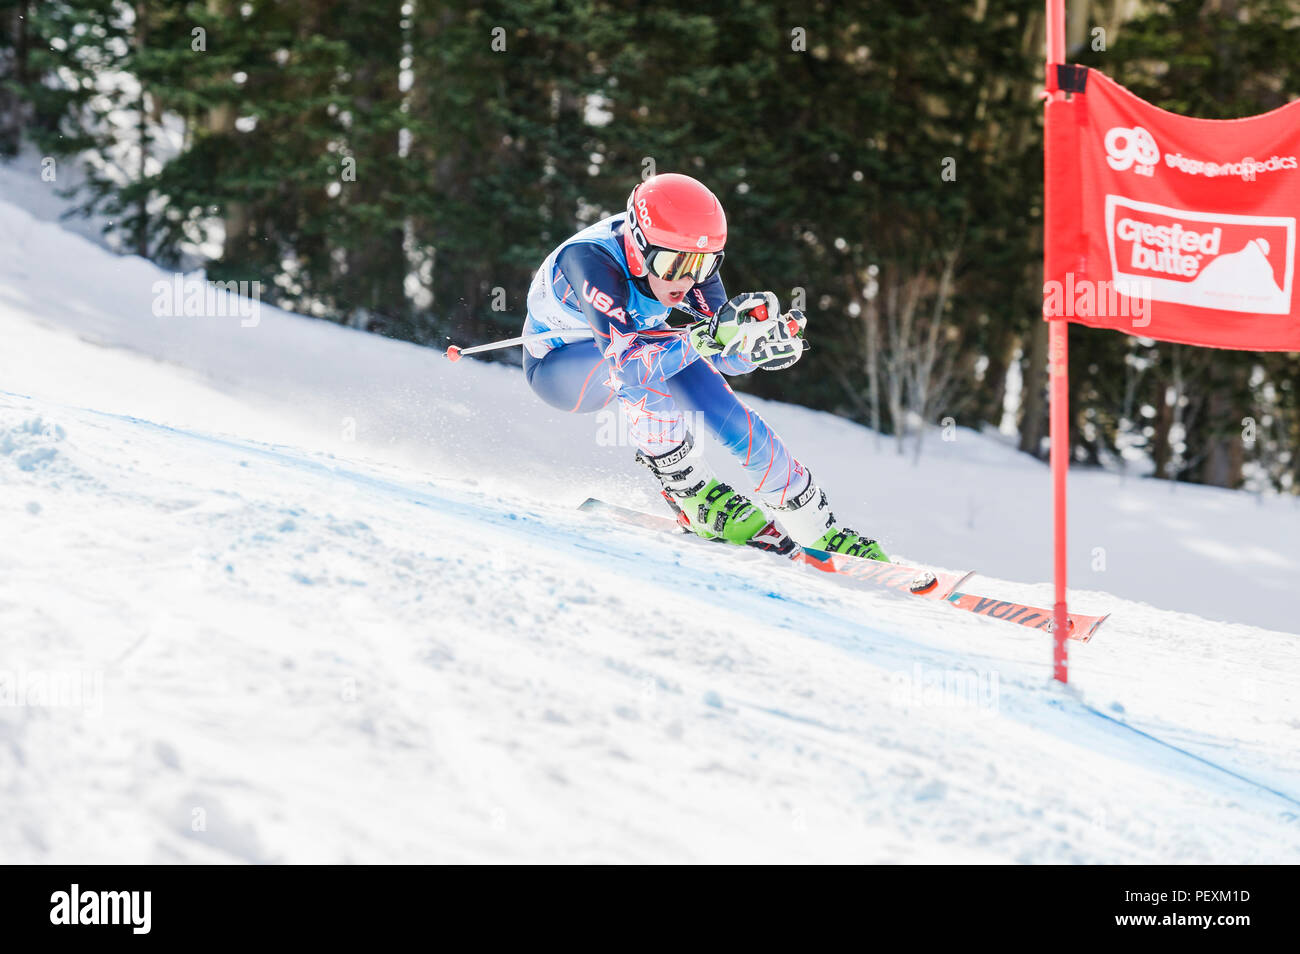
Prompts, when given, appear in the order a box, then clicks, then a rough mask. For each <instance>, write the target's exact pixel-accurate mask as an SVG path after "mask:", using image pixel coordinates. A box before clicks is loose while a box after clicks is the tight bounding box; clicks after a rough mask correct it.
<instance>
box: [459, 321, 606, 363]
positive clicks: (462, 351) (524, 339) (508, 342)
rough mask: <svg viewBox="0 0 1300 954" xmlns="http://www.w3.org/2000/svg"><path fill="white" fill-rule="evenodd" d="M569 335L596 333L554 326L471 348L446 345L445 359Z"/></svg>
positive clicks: (586, 329) (590, 334)
mask: <svg viewBox="0 0 1300 954" xmlns="http://www.w3.org/2000/svg"><path fill="white" fill-rule="evenodd" d="M570 335H576V336H577V337H576V338H575V339H574V340H578V339H579V338H594V337H595V336H596V333H595V332H594V331H592V330H591V329H590V328H554V329H552V330H550V331H538V332H535V333H533V334H531V335H520V336H519V337H518V338H504V339H502V340H501V341H489V342H488V343H487V344H481V345H475V346H474V347H472V348H458V347H456V346H455V345H448V347H447V360H448V361H459V360H460V359H461V357H462V356H464V355H467V354H478V353H479V352H480V351H496V350H498V349H500V348H510V347H513V346H514V345H523V344H528V343H529V342H533V341H544V340H546V339H547V338H564V337H567V336H570Z"/></svg>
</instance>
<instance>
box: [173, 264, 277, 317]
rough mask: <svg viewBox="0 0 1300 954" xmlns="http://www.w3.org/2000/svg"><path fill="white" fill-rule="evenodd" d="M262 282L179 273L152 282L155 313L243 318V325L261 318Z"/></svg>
mask: <svg viewBox="0 0 1300 954" xmlns="http://www.w3.org/2000/svg"><path fill="white" fill-rule="evenodd" d="M261 310H262V283H261V282H259V281H251V282H248V281H241V282H234V281H230V282H210V281H207V280H206V279H204V278H188V277H186V276H185V275H182V274H180V273H177V274H175V275H173V276H172V277H171V280H170V281H162V280H160V281H156V282H154V283H153V313H154V315H155V316H157V317H159V318H182V317H183V318H235V317H237V318H240V319H242V320H241V321H240V322H239V325H240V327H241V328H256V327H257V326H258V324H259V323H260V322H261V320H262V317H261Z"/></svg>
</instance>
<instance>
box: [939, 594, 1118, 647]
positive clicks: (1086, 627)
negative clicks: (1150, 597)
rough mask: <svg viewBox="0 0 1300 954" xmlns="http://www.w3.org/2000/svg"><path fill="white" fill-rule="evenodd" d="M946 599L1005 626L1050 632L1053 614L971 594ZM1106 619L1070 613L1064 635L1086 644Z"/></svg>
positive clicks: (952, 604)
mask: <svg viewBox="0 0 1300 954" xmlns="http://www.w3.org/2000/svg"><path fill="white" fill-rule="evenodd" d="M946 599H947V602H948V605H949V606H955V607H957V609H962V610H967V611H969V612H971V613H974V614H975V615H976V616H987V617H989V618H990V619H1000V620H1003V621H1004V622H1007V623H1016V624H1017V625H1020V626H1028V627H1029V628H1030V629H1041V630H1043V631H1044V632H1048V633H1050V632H1051V631H1052V615H1053V614H1052V611H1051V610H1050V609H1043V608H1042V607H1041V606H1030V605H1028V604H1026V603H1017V602H1015V601H1014V600H996V599H992V598H990V597H987V596H976V595H975V594H973V593H958V592H953V593H949V594H948V596H947V598H946ZM1109 618H1110V614H1109V613H1106V614H1105V615H1103V616H1088V615H1085V614H1083V613H1069V614H1067V616H1066V619H1067V620H1069V625H1070V632H1069V633H1068V634H1067V635H1068V638H1070V639H1077V640H1078V641H1079V642H1081V643H1086V642H1088V641H1089V640H1090V639H1092V637H1093V634H1095V633H1096V632H1097V630H1098V629H1099V628H1100V627H1101V624H1102V623H1104V622H1106V620H1108V619H1109Z"/></svg>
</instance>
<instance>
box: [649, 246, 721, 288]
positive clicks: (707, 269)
mask: <svg viewBox="0 0 1300 954" xmlns="http://www.w3.org/2000/svg"><path fill="white" fill-rule="evenodd" d="M722 256H723V253H722V252H678V251H676V250H674V249H670V248H660V247H658V246H656V245H651V246H650V247H649V248H648V249H646V253H645V267H646V271H648V272H649V273H650V274H651V275H653V276H654V277H655V278H661V279H663V280H664V281H666V282H675V281H677V280H678V279H679V278H687V277H689V278H690V279H691V281H693V282H695V283H696V284H697V285H698V284H699V283H700V282H702V281H707V280H708V279H710V278H712V277H713V275H714V273H715V272H717V270H718V269H719V268H720V267H721V266H722Z"/></svg>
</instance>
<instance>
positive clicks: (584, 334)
mask: <svg viewBox="0 0 1300 954" xmlns="http://www.w3.org/2000/svg"><path fill="white" fill-rule="evenodd" d="M674 307H675V308H677V310H678V311H684V312H686V313H687V314H688V315H690V316H691V317H693V318H704V317H706V316H705V315H702V314H701V313H700V312H698V311H696V310H695V309H694V308H691V307H690V306H689V305H687V304H686V303H685V302H683V303H682V304H680V305H675V306H674ZM651 330H654V329H651ZM672 330H674V331H678V330H682V329H676V328H674V329H672ZM566 336H573V339H574V340H575V341H580V340H581V339H583V338H594V337H596V333H595V332H594V331H592V330H591V329H590V328H555V329H552V330H551V331H537V332H534V333H533V334H531V335H520V336H519V337H518V338H503V339H501V340H500V341H489V342H488V343H487V344H481V345H475V346H474V347H472V348H458V347H457V346H456V345H448V346H447V360H448V361H459V360H460V359H461V358H462V357H464V356H465V355H467V354H478V353H479V352H480V351H497V350H499V349H501V348H512V347H514V346H515V345H526V344H528V343H529V342H533V341H545V340H546V339H547V338H563V337H566Z"/></svg>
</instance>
